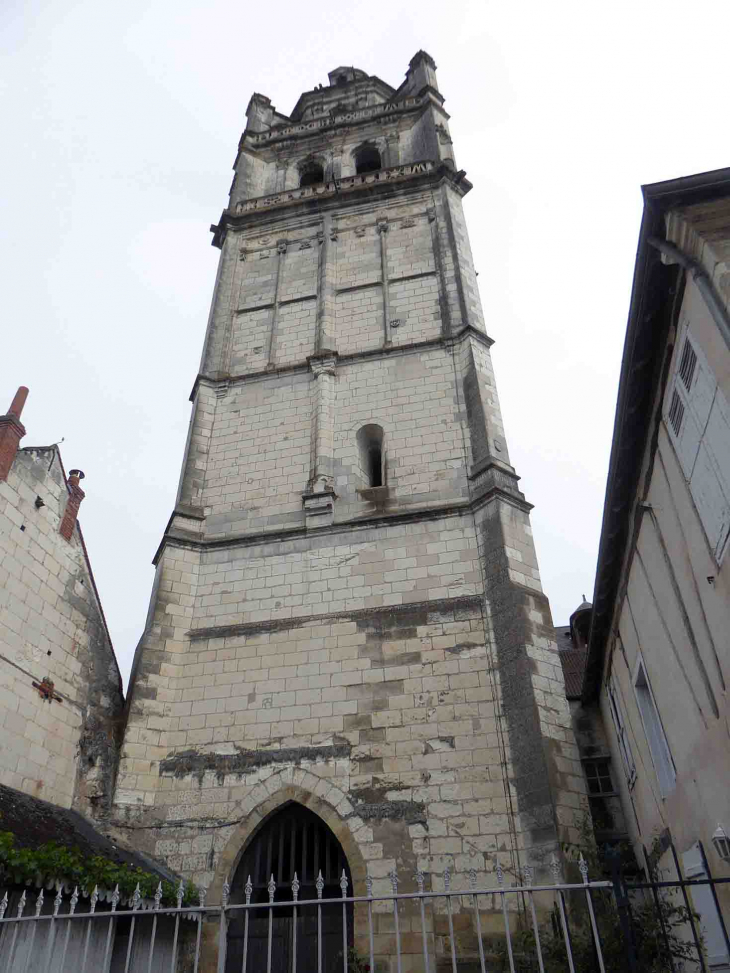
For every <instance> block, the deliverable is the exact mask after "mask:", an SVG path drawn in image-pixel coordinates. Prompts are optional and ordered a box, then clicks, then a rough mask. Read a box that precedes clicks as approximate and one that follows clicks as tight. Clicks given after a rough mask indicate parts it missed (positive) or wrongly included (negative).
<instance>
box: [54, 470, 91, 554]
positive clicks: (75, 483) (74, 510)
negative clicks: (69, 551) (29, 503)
mask: <svg viewBox="0 0 730 973" xmlns="http://www.w3.org/2000/svg"><path fill="white" fill-rule="evenodd" d="M83 478H84V474H83V473H82V471H81V470H71V471H70V473H69V474H68V500H67V501H66V510H65V511H64V514H63V519H62V520H61V526H60V527H59V528H58V530H59V533H60V535H61V537H63V539H64V540H67V541H70V540H71V537H72V536H73V532H74V527H75V526H76V517H77V516H78V513H79V507H80V506H81V501H82V500H83V499H84V497H85V496H86V494H85V493H84V491H83V490H82V489H81V487H80V486H79V482H80V481H81V480H83Z"/></svg>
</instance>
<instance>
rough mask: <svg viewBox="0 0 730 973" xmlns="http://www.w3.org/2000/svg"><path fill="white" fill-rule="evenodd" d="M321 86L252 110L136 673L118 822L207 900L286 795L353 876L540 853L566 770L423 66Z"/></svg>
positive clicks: (448, 150)
mask: <svg viewBox="0 0 730 973" xmlns="http://www.w3.org/2000/svg"><path fill="white" fill-rule="evenodd" d="M330 82H331V83H330V85H329V86H328V87H324V88H322V87H321V86H320V88H318V89H315V90H314V91H310V92H307V93H305V94H304V95H302V97H301V98H300V100H299V102H298V104H297V107H296V109H295V111H294V112H293V114H292V116H291V118H286V117H285V116H282V115H280V114H279V113H277V112H276V111H275V110H274V108H273V107H272V106H271V104H270V102H269V100H268V99H267V98H265V97H263V96H261V95H254V97H253V98H252V99H251V103H250V105H249V109H248V126H247V129H246V131H245V132H244V135H243V137H242V139H241V143H240V147H239V154H238V158H237V160H236V165H235V172H236V175H235V179H234V182H233V186H232V190H231V198H230V205H229V207H228V208H227V209H226V210H225V211H224V213H223V215H222V217H221V220H220V222H219V224H218V225H217V226H216V227H214V232H215V236H214V242H215V243H216V245H218V246H219V247H220V248H221V258H220V266H219V272H218V277H217V282H216V286H215V292H214V297H213V305H212V310H211V315H210V321H209V325H208V332H207V335H206V340H205V348H204V352H203V358H202V363H201V368H200V374H199V375H198V378H197V380H196V382H195V387H194V390H193V394H192V402H193V414H192V420H191V427H190V435H189V442H188V447H187V450H186V455H185V459H184V464H183V474H182V479H181V485H180V491H179V497H178V502H177V505H176V507H175V510H174V512H173V515H172V517H171V519H170V523H169V525H168V528H167V530H166V532H165V536H164V539H163V542H162V544H161V546H160V549H159V551H158V554H157V558H156V564H157V575H156V583H155V588H154V592H153V597H152V604H151V609H150V614H149V618H148V623H147V627H146V629H145V632H144V635H143V637H142V639H141V641H140V645H139V648H138V651H137V656H136V660H135V666H134V671H133V676H132V683H131V686H130V701H129V720H128V725H127V730H126V737H125V742H124V748H123V754H122V763H121V770H120V775H119V780H118V787H117V791H116V808H115V816H116V820H117V822H118V824H119V829H120V830H119V833H120V835H124V836H125V837H126V839H127V840H128V841H132V842H134V843H135V844H136V846H137V847H140V848H143V849H144V850H146V851H148V852H150V853H152V854H154V855H156V856H157V857H159V858H160V859H162V860H164V861H165V862H166V863H167V864H168V865H169V867H171V868H173V869H175V870H177V871H179V872H181V873H182V874H184V875H185V876H187V877H190V878H192V879H193V880H195V881H196V882H199V883H202V884H206V885H208V884H210V883H212V891H211V896H213V895H214V894H215V891H216V889H217V890H220V887H221V885H222V883H223V881H225V880H230V877H231V874H232V871H233V869H234V868H235V865H236V862H237V861H238V860H239V858H240V855H241V852H242V849H243V845H244V844H245V841H246V840H247V839H248V838H249V837H250V836H251V835H252V834H253V832H254V830H255V825H256V824H257V823H258V822H260V821H261V820H262V819H263V817H264V816H265V814H268V813H269V812H270V811H271V810H273V809H274V808H276V807H277V806H281V805H282V804H283V803H285V802H287V801H290V800H299V801H302V802H304V803H307V804H308V806H309V807H311V808H312V809H313V810H315V811H316V812H317V813H318V814H320V816H321V817H323V818H324V820H326V821H327V823H328V824H329V825H330V827H331V828H332V830H333V831H334V832H335V834H336V835H337V836H338V838H339V840H340V842H341V844H342V847H343V849H344V850H345V853H346V855H347V857H348V861H349V864H350V868H351V871H352V876H353V879H354V881H355V888H356V892H358V894H359V893H360V892H361V891H362V889H363V882H364V877H365V870H366V867H367V869H369V871H370V874H371V875H372V876H374V878H375V879H376V889H377V888H378V887H379V883H380V887H382V885H383V883H385V882H386V875H387V873H388V872H389V871H390V869H392V868H393V867H394V865H397V866H398V868H399V871H400V872H401V874H402V875H403V879H404V883H407V882H410V881H411V880H412V875H413V872H414V871H415V870H416V868H417V867H420V868H422V869H423V870H424V871H425V872H427V873H428V874H429V876H430V881H431V883H432V885H433V887H434V888H438V887H441V886H440V884H439V883H441V882H442V876H443V873H444V870H445V869H446V868H447V866H448V867H450V868H451V869H452V872H454V871H455V875H454V878H453V887H457V888H458V887H459V883H462V884H465V883H466V872H467V871H468V869H470V868H475V869H476V870H477V872H478V873H481V874H482V877H483V873H484V872H485V871H486V872H490V873H491V871H492V868H493V864H492V862H493V859H494V857H495V856H497V855H499V857H500V860H501V861H502V864H503V865H504V867H505V869H506V870H507V872H508V874H510V871H511V873H512V874H513V875H514V874H516V871H517V869H518V868H519V867H520V866H521V865H523V864H525V863H526V861H527V860H528V859H529V860H530V861H531V862H532V863H533V864H536V865H537V866H538V868H539V867H540V865H541V863H544V862H545V860H546V857H547V856H549V855H550V854H551V853H552V852H553V851H554V850H555V849H556V848H557V847H558V842H559V841H560V840H565V839H567V838H570V837H571V836H573V834H574V832H573V830H572V829H573V828H574V825H575V822H576V817H577V816H578V815H579V814H580V813H581V811H580V808H581V800H582V797H583V793H584V790H583V782H582V778H581V773H580V766H579V763H578V761H577V752H576V748H575V744H574V740H573V737H572V731H571V729H570V714H569V711H568V705H567V702H566V700H565V696H564V690H563V676H562V671H561V668H560V662H559V660H558V657H557V652H556V648H555V644H554V637H553V628H552V621H551V617H550V610H549V606H548V603H547V599H546V598H545V596H544V595H543V593H542V590H541V586H540V580H539V573H538V569H537V561H536V557H535V551H534V546H533V541H532V534H531V530H530V526H529V511H530V505H529V504H528V503H527V502H526V501H525V498H524V496H523V495H522V493H521V492H520V491H519V489H518V487H517V479H518V478H517V476H516V475H515V472H514V469H513V468H512V466H511V465H510V463H509V455H508V450H507V445H506V441H505V437H504V430H503V427H502V420H501V416H500V410H499V403H498V399H497V393H496V386H495V381H494V374H493V371H492V364H491V357H490V346H491V344H492V341H491V339H490V338H489V337H488V336H487V333H486V330H485V324H484V318H483V314H482V309H481V304H480V299H479V294H478V289H477V283H476V274H475V271H474V267H473V263H472V257H471V251H470V247H469V241H468V236H467V231H466V225H465V222H464V215H463V211H462V198H463V196H464V195H465V194H466V193H467V192H468V191H469V189H470V188H471V186H470V183H469V182H468V181H467V180H466V178H465V174H464V173H463V172H461V171H458V170H457V169H456V165H455V163H454V157H453V151H452V148H453V147H452V144H451V139H450V137H449V134H448V115H447V114H446V113H445V112H444V109H443V107H442V105H443V98H442V96H441V95H440V94H439V92H438V88H437V84H436V76H435V65H434V64H433V61H432V60H431V58H430V57H429V56H428V55H427V54H424V53H423V52H420V53H419V54H418V55H416V57H414V58H413V60H412V61H411V64H410V67H409V70H408V73H407V76H406V80H405V82H404V84H403V85H402V86H401V87H400V88H399V89H398V90H397V91H396V90H394V89H393V88H391V87H390V86H389V85H387V84H384V83H383V82H382V81H380V80H379V79H378V78H375V77H369V76H367V75H366V74H364V73H363V72H361V71H356V70H353V69H350V68H347V69H344V68H343V69H337V70H336V71H334V72H332V74H331V75H330ZM374 152H377V153H378V156H379V162H380V165H379V167H375V168H372V167H371V168H369V169H367V167H366V166H364V165H363V164H362V163H359V162H358V160H362V159H363V158H365V157H368V158H369V159H370V160H372V158H373V153H374ZM358 166H359V167H360V169H361V171H360V172H357V171H356V170H357V168H358ZM312 168H314V171H316V172H319V181H316V180H315V181H314V182H313V183H311V184H308V183H307V181H306V180H305V179H303V174H304V173H306V172H310V171H312ZM300 179H301V180H302V182H303V185H302V186H301V187H300ZM405 887H406V885H405V884H404V886H403V888H405Z"/></svg>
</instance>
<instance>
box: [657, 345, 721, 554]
mask: <svg viewBox="0 0 730 973" xmlns="http://www.w3.org/2000/svg"><path fill="white" fill-rule="evenodd" d="M665 418H666V424H667V429H668V430H669V436H670V439H671V440H672V442H673V443H674V447H675V450H676V452H677V457H678V459H679V463H680V466H681V467H682V471H683V473H684V475H685V478H686V479H687V481H688V483H689V489H690V494H691V496H692V499H693V501H694V504H695V507H696V508H697V513H698V515H699V518H700V521H701V523H702V527H703V529H704V531H705V534H706V536H707V541H708V543H709V546H710V548H711V550H712V553H713V555H714V557H715V558H716V560H717V561H718V563H719V562H721V561H722V559H723V557H724V556H725V554H726V552H727V550H728V547H730V543H729V541H730V408H729V407H728V402H727V399H726V398H725V396H724V395H723V393H722V390H721V389H719V388H718V386H717V382H716V380H715V376H714V374H713V371H712V369H711V368H710V366H709V363H708V361H707V359H706V358H705V356H704V355H703V353H702V350H701V349H700V348H699V347H698V346H697V345H696V344H695V343H694V342H693V341H692V339H691V338H690V336H689V334H688V333H687V331H686V329H685V333H684V336H683V339H682V341H681V344H680V352H679V355H678V358H677V366H676V371H675V374H674V379H673V381H672V383H671V385H670V388H669V390H668V394H667V400H666V413H665Z"/></svg>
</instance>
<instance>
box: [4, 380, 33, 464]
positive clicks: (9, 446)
mask: <svg viewBox="0 0 730 973" xmlns="http://www.w3.org/2000/svg"><path fill="white" fill-rule="evenodd" d="M27 398H28V389H27V388H26V387H25V386H24V385H21V386H20V388H19V389H18V391H17V392H16V393H15V398H14V399H13V401H12V403H11V405H10V409H9V410H8V412H7V414H6V415H4V416H0V482H2V481H3V480H7V478H8V473H9V472H10V469H11V467H12V465H13V461H14V460H15V456H16V454H17V452H18V446H19V445H20V440H21V439H22V438H23V436H24V435H25V426H24V425H23V423H22V422H21V421H20V414H21V413H22V411H23V406H24V405H25V400H26V399H27Z"/></svg>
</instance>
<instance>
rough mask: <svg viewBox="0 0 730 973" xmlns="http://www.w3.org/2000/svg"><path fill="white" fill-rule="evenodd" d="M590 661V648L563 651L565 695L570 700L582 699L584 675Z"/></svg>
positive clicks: (561, 659)
mask: <svg viewBox="0 0 730 973" xmlns="http://www.w3.org/2000/svg"><path fill="white" fill-rule="evenodd" d="M587 659H588V648H587V647H586V646H583V647H582V648H580V649H574V648H572V647H571V648H570V649H562V650H561V652H560V664H561V665H562V667H563V677H564V679H565V695H566V697H567V698H568V699H580V697H581V693H582V692H583V673H584V671H585V667H586V661H587Z"/></svg>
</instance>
